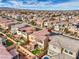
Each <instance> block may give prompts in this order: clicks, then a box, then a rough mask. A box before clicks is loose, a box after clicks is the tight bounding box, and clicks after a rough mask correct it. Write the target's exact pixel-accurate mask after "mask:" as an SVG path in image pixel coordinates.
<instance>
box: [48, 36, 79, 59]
mask: <svg viewBox="0 0 79 59" xmlns="http://www.w3.org/2000/svg"><path fill="white" fill-rule="evenodd" d="M49 39H50V40H51V41H50V42H49V46H48V52H47V55H48V56H50V59H78V58H79V41H78V40H75V39H72V38H69V37H65V36H62V35H52V36H50V38H49Z"/></svg>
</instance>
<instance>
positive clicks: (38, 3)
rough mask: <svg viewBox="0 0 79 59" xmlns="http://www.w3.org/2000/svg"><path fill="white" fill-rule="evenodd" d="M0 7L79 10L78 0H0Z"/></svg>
mask: <svg viewBox="0 0 79 59" xmlns="http://www.w3.org/2000/svg"><path fill="white" fill-rule="evenodd" d="M0 7H10V8H19V9H33V10H79V0H0Z"/></svg>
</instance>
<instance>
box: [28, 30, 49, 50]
mask: <svg viewBox="0 0 79 59" xmlns="http://www.w3.org/2000/svg"><path fill="white" fill-rule="evenodd" d="M49 34H50V33H49V31H48V30H47V29H43V30H40V31H36V32H34V33H32V34H31V35H29V40H30V41H32V40H35V41H36V42H37V44H38V47H39V48H42V49H47V47H48V41H49V38H48V35H49Z"/></svg>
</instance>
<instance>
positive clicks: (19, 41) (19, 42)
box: [16, 39, 25, 45]
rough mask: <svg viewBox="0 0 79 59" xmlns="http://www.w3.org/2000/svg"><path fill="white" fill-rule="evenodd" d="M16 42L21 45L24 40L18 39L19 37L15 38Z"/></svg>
mask: <svg viewBox="0 0 79 59" xmlns="http://www.w3.org/2000/svg"><path fill="white" fill-rule="evenodd" d="M16 42H17V44H18V45H22V44H24V43H25V42H24V40H19V39H18V40H16Z"/></svg>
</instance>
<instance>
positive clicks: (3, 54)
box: [0, 44, 13, 59]
mask: <svg viewBox="0 0 79 59" xmlns="http://www.w3.org/2000/svg"><path fill="white" fill-rule="evenodd" d="M12 57H13V56H12V55H11V54H10V53H9V52H8V51H7V50H6V48H5V47H4V46H3V45H2V44H0V59H12Z"/></svg>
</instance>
